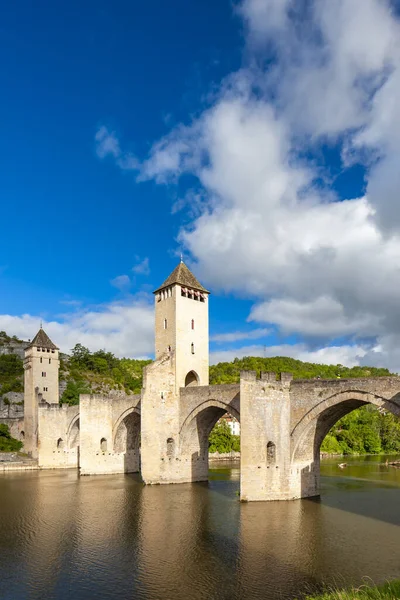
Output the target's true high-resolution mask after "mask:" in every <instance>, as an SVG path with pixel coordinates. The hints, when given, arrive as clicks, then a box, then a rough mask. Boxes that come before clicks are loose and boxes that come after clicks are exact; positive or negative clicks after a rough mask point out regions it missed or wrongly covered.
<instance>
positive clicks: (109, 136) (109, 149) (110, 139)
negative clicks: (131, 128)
mask: <svg viewBox="0 0 400 600" xmlns="http://www.w3.org/2000/svg"><path fill="white" fill-rule="evenodd" d="M95 140H96V153H97V156H98V157H99V158H105V157H106V156H110V155H111V156H113V157H114V158H119V157H120V156H121V148H120V145H119V141H118V139H117V136H116V134H115V131H109V130H108V129H107V127H104V125H103V126H102V127H100V128H99V129H98V131H97V133H96V136H95Z"/></svg>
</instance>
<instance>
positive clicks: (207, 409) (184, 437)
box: [179, 400, 240, 481]
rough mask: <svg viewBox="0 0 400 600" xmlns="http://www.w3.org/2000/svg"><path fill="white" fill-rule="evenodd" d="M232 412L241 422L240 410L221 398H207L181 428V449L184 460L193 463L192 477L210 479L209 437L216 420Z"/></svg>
mask: <svg viewBox="0 0 400 600" xmlns="http://www.w3.org/2000/svg"><path fill="white" fill-rule="evenodd" d="M225 413H230V414H231V415H232V416H233V417H235V418H236V419H237V420H238V421H239V422H240V414H239V412H238V411H237V410H236V409H235V408H234V407H232V406H230V405H229V404H225V403H224V402H221V401H220V400H207V401H206V402H203V403H202V404H200V405H199V406H197V407H196V408H195V409H194V410H193V411H192V412H191V413H190V414H189V415H188V416H187V417H186V419H185V421H184V422H183V424H182V427H181V430H180V435H179V439H180V450H181V456H182V457H184V460H186V461H190V463H191V479H192V480H193V481H202V480H203V481H205V480H207V479H208V437H209V435H210V432H211V430H212V428H213V427H214V425H215V424H216V422H217V421H218V420H219V419H220V418H221V417H222V415H224V414H225Z"/></svg>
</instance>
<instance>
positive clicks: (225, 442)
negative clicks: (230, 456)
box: [208, 420, 240, 454]
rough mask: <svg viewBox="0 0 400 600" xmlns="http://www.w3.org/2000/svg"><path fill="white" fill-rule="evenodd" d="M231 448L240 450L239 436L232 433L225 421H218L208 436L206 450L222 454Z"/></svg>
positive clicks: (236, 450)
mask: <svg viewBox="0 0 400 600" xmlns="http://www.w3.org/2000/svg"><path fill="white" fill-rule="evenodd" d="M232 450H233V451H234V452H239V451H240V438H239V436H238V435H232V433H231V430H230V427H229V425H228V423H227V422H226V421H223V420H221V421H218V423H217V424H216V425H215V427H214V429H213V430H212V431H211V433H210V436H209V438H208V451H209V452H218V453H219V454H223V453H225V452H231V451H232Z"/></svg>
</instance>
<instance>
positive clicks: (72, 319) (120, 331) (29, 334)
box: [0, 297, 154, 358]
mask: <svg viewBox="0 0 400 600" xmlns="http://www.w3.org/2000/svg"><path fill="white" fill-rule="evenodd" d="M41 321H43V328H44V329H45V331H46V333H47V334H48V335H49V336H50V338H51V339H52V340H53V342H54V343H55V344H57V346H59V347H60V348H61V350H62V351H63V352H67V353H68V352H69V351H70V350H71V348H73V347H74V346H75V344H78V343H80V344H83V345H84V346H87V347H88V348H89V349H90V350H92V351H94V350H99V349H101V348H105V349H107V350H109V351H110V352H113V353H114V354H115V355H116V356H119V357H124V356H125V357H132V358H141V357H149V356H151V355H152V354H153V352H154V307H153V304H152V302H151V301H150V300H147V299H143V298H140V297H139V298H135V297H134V298H133V299H132V300H131V302H130V304H121V303H117V302H113V303H110V304H105V305H101V306H99V307H97V308H94V309H91V310H82V311H77V312H73V313H70V314H67V315H64V317H63V318H62V319H60V320H51V321H47V320H45V319H41V318H40V317H39V316H34V315H22V316H13V315H0V330H4V331H6V332H7V333H8V334H9V335H16V336H18V337H20V338H22V339H27V338H30V339H32V338H33V336H34V335H35V334H36V333H37V331H38V329H39V327H40V323H41Z"/></svg>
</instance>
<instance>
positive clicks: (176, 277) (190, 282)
mask: <svg viewBox="0 0 400 600" xmlns="http://www.w3.org/2000/svg"><path fill="white" fill-rule="evenodd" d="M176 283H178V284H179V285H183V286H184V287H188V288H191V289H194V290H198V291H199V292H205V293H206V294H209V293H210V292H209V291H208V290H206V288H205V287H203V286H202V285H201V283H200V282H199V281H198V280H197V279H196V277H195V276H194V275H193V273H192V271H191V270H190V269H188V267H187V266H186V265H185V263H184V262H183V260H181V262H180V263H179V265H178V266H177V267H176V268H175V269H174V270H173V271H172V273H171V275H170V276H169V277H167V279H166V280H165V281H164V283H163V284H162V285H160V287H159V288H157V289H156V290H155V291H154V292H153V293H154V294H156V293H157V292H159V291H160V290H163V289H164V288H166V287H169V286H171V285H175V284H176Z"/></svg>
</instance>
